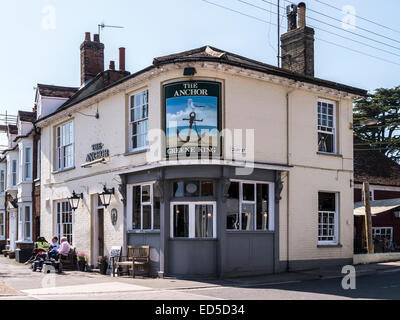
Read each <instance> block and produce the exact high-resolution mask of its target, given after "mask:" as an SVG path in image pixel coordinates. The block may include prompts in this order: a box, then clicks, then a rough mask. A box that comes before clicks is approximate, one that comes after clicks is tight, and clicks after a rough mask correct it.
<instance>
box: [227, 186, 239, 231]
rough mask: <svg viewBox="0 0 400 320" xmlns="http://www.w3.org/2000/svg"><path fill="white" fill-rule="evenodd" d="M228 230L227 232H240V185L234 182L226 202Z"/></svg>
mask: <svg viewBox="0 0 400 320" xmlns="http://www.w3.org/2000/svg"><path fill="white" fill-rule="evenodd" d="M226 206H227V213H226V215H227V216H226V228H227V230H239V227H240V225H239V183H238V182H232V183H231V185H230V187H229V190H228V199H227V201H226Z"/></svg>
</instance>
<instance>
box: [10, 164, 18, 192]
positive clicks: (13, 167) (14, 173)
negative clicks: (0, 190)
mask: <svg viewBox="0 0 400 320" xmlns="http://www.w3.org/2000/svg"><path fill="white" fill-rule="evenodd" d="M11 170H12V171H11V174H12V186H13V187H15V186H16V185H17V160H13V161H12V165H11Z"/></svg>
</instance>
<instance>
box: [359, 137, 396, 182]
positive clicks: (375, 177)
mask: <svg viewBox="0 0 400 320" xmlns="http://www.w3.org/2000/svg"><path fill="white" fill-rule="evenodd" d="M359 143H363V141H362V140H360V139H359V138H355V144H359ZM354 180H355V182H356V183H362V182H369V183H370V184H377V185H386V186H400V165H399V164H398V163H397V162H395V161H393V160H391V159H389V158H388V157H387V156H385V155H384V154H383V153H382V152H380V151H378V150H370V147H369V146H357V150H356V151H354Z"/></svg>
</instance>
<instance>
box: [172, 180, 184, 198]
mask: <svg viewBox="0 0 400 320" xmlns="http://www.w3.org/2000/svg"><path fill="white" fill-rule="evenodd" d="M183 189H184V183H183V181H177V182H174V197H176V198H181V197H183V195H184V193H183Z"/></svg>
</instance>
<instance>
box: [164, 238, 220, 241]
mask: <svg viewBox="0 0 400 320" xmlns="http://www.w3.org/2000/svg"><path fill="white" fill-rule="evenodd" d="M169 240H171V241H217V240H218V239H217V238H169Z"/></svg>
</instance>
